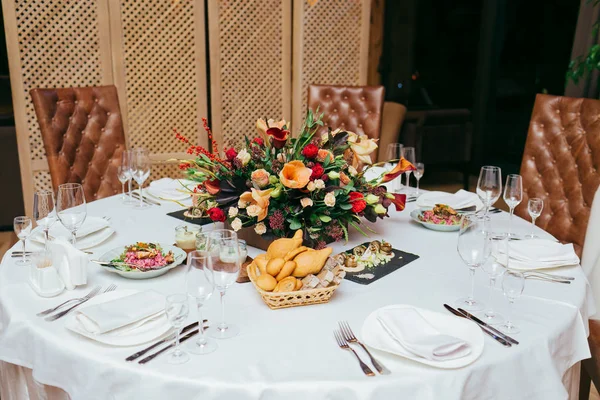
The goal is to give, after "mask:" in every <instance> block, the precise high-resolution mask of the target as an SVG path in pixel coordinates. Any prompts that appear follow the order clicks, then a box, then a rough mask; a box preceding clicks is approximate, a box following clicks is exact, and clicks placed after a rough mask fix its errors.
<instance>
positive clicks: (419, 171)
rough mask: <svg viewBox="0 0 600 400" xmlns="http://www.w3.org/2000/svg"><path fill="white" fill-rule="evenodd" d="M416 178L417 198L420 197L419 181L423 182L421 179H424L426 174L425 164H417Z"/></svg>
mask: <svg viewBox="0 0 600 400" xmlns="http://www.w3.org/2000/svg"><path fill="white" fill-rule="evenodd" d="M415 168H416V169H415V178H417V190H416V192H415V196H417V197H418V196H419V181H420V180H421V178H422V177H423V174H424V173H425V164H423V163H422V162H418V163H416V164H415Z"/></svg>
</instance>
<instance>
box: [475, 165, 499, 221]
mask: <svg viewBox="0 0 600 400" xmlns="http://www.w3.org/2000/svg"><path fill="white" fill-rule="evenodd" d="M501 194H502V171H501V170H500V168H499V167H493V166H489V165H486V166H483V167H481V171H479V180H478V181H477V196H479V198H480V199H481V202H482V203H483V205H484V206H485V215H486V216H487V215H488V211H489V210H490V207H491V206H492V204H494V203H495V202H496V201H498V199H499V198H500V195H501Z"/></svg>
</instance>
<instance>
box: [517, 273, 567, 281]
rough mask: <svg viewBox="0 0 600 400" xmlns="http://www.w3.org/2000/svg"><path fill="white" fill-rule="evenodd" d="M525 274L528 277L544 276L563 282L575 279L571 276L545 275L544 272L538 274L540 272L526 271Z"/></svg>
mask: <svg viewBox="0 0 600 400" xmlns="http://www.w3.org/2000/svg"><path fill="white" fill-rule="evenodd" d="M526 273H527V274H530V275H540V276H546V277H548V278H551V279H560V280H564V281H574V280H575V278H574V277H572V276H565V275H554V274H547V273H545V272H540V271H526Z"/></svg>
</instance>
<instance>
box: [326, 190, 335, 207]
mask: <svg viewBox="0 0 600 400" xmlns="http://www.w3.org/2000/svg"><path fill="white" fill-rule="evenodd" d="M325 205H326V206H327V207H333V206H335V194H333V192H329V193H327V194H326V195H325Z"/></svg>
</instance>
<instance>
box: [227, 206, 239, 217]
mask: <svg viewBox="0 0 600 400" xmlns="http://www.w3.org/2000/svg"><path fill="white" fill-rule="evenodd" d="M238 212H239V210H238V209H237V208H236V207H229V218H233V217H235V216H237V215H238Z"/></svg>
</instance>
